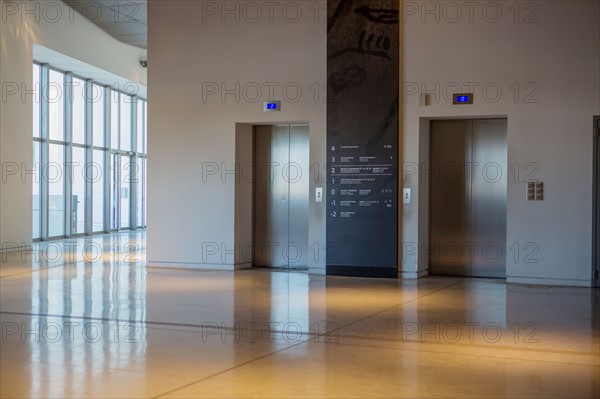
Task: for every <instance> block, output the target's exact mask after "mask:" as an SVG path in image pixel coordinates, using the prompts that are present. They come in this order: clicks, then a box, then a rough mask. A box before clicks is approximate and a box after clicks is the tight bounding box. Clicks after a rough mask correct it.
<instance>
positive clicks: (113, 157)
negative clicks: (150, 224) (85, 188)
mask: <svg viewBox="0 0 600 399" xmlns="http://www.w3.org/2000/svg"><path fill="white" fill-rule="evenodd" d="M119 158H120V156H119V155H117V154H110V181H111V182H112V183H111V188H112V195H111V197H110V228H111V229H116V228H118V227H119V224H118V223H117V216H118V214H119V213H118V209H117V207H118V204H119V173H117V172H118V170H117V167H118V164H117V160H118V159H119Z"/></svg>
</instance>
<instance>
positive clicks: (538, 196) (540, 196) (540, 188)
mask: <svg viewBox="0 0 600 399" xmlns="http://www.w3.org/2000/svg"><path fill="white" fill-rule="evenodd" d="M535 200H536V201H543V200H544V183H542V182H540V183H535Z"/></svg>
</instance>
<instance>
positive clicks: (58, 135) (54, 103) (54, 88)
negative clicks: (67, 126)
mask: <svg viewBox="0 0 600 399" xmlns="http://www.w3.org/2000/svg"><path fill="white" fill-rule="evenodd" d="M47 97H48V98H47V100H48V102H49V104H48V105H49V110H48V119H49V124H50V125H49V128H50V131H49V136H50V139H51V140H61V141H62V140H64V139H65V132H64V119H65V114H64V112H65V104H64V98H65V97H64V76H63V74H62V73H60V72H56V71H52V70H51V71H50V80H49V82H48V94H47ZM44 100H46V98H44Z"/></svg>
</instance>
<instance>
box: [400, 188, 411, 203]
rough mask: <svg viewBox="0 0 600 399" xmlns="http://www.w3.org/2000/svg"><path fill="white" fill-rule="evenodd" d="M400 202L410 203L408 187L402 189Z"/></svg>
mask: <svg viewBox="0 0 600 399" xmlns="http://www.w3.org/2000/svg"><path fill="white" fill-rule="evenodd" d="M402 202H403V203H404V204H410V188H405V189H403V190H402Z"/></svg>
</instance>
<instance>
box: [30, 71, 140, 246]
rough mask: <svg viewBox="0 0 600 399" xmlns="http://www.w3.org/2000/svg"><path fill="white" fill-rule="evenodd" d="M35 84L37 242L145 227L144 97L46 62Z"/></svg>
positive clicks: (35, 214)
mask: <svg viewBox="0 0 600 399" xmlns="http://www.w3.org/2000/svg"><path fill="white" fill-rule="evenodd" d="M33 88H34V101H33V132H32V135H33V174H32V185H33V187H32V193H33V207H32V215H33V226H32V227H33V239H34V240H48V239H53V238H62V237H72V236H76V235H82V234H87V235H90V234H94V233H105V232H110V231H118V230H125V229H138V228H144V227H146V164H147V156H146V142H147V128H146V125H147V124H146V120H147V118H146V112H147V102H146V100H145V99H141V98H138V97H136V96H131V95H129V94H127V93H125V92H123V91H120V90H117V89H115V88H114V87H111V86H103V85H101V84H98V83H97V82H93V81H92V80H90V79H85V78H84V77H80V76H74V75H73V74H72V73H70V72H65V71H60V70H57V69H54V68H52V67H51V66H49V65H47V64H37V63H34V65H33Z"/></svg>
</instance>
